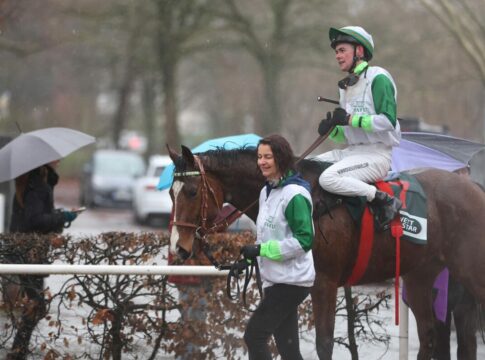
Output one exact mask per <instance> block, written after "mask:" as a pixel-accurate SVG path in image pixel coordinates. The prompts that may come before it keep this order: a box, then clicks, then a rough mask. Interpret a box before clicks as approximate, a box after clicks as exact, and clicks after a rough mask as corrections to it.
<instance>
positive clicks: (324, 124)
mask: <svg viewBox="0 0 485 360" xmlns="http://www.w3.org/2000/svg"><path fill="white" fill-rule="evenodd" d="M348 124H349V114H347V112H346V111H345V110H344V109H342V108H341V107H337V108H335V110H334V111H333V114H331V113H330V112H328V113H327V118H326V119H323V120H322V121H320V125H318V133H319V134H320V136H325V135H327V133H328V132H329V131H330V130H332V128H334V127H335V126H337V125H348Z"/></svg>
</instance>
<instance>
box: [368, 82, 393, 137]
mask: <svg viewBox="0 0 485 360" xmlns="http://www.w3.org/2000/svg"><path fill="white" fill-rule="evenodd" d="M372 97H373V99H374V107H375V110H376V113H377V114H384V115H386V117H387V118H388V119H389V121H390V122H391V124H392V125H393V126H394V127H395V126H396V113H397V110H396V107H397V105H396V98H395V93H394V86H393V85H392V82H391V80H390V79H389V78H388V77H387V76H386V75H383V74H380V75H377V76H376V77H375V78H374V80H373V81H372Z"/></svg>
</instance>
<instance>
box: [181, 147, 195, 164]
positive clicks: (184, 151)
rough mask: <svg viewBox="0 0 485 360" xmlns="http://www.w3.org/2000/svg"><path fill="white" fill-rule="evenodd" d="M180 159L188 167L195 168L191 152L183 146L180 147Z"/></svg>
mask: <svg viewBox="0 0 485 360" xmlns="http://www.w3.org/2000/svg"><path fill="white" fill-rule="evenodd" d="M182 157H183V159H184V160H185V161H186V162H187V164H188V165H192V166H195V160H194V154H192V151H190V149H189V148H188V147H186V146H184V145H182Z"/></svg>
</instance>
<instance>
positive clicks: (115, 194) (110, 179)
mask: <svg viewBox="0 0 485 360" xmlns="http://www.w3.org/2000/svg"><path fill="white" fill-rule="evenodd" d="M144 173H145V162H144V160H143V158H142V157H141V155H139V154H137V153H134V152H131V151H125V150H97V151H95V152H94V153H93V155H92V157H91V159H90V160H89V161H88V162H87V163H86V164H85V165H84V168H83V176H82V179H81V189H80V203H81V205H85V206H89V207H93V206H102V207H131V205H132V197H133V196H132V188H133V183H134V182H135V180H136V179H137V178H138V177H140V176H142V175H143V174H144Z"/></svg>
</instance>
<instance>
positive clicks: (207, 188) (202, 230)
mask: <svg viewBox="0 0 485 360" xmlns="http://www.w3.org/2000/svg"><path fill="white" fill-rule="evenodd" d="M194 160H195V162H196V164H197V166H198V168H199V170H194V171H182V172H176V173H174V179H175V178H177V177H178V178H184V177H190V176H200V177H201V189H200V191H201V196H202V200H201V203H200V217H201V223H200V225H198V224H194V223H189V222H186V221H178V220H176V219H174V222H173V225H175V226H182V227H188V228H193V229H195V233H196V235H197V234H209V233H212V232H215V231H214V230H212V231H211V229H212V227H213V226H212V227H208V226H207V213H208V209H209V195H210V196H212V198H213V199H214V202H215V204H216V206H217V208H218V209H220V208H221V207H222V200H221V201H219V200H218V197H217V194H216V192H215V190H214V188H213V186H212V185H211V183H210V181H209V179H208V178H207V174H206V172H205V169H204V165H203V164H202V161H201V160H200V158H199V157H198V156H194ZM204 237H205V236H204Z"/></svg>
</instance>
